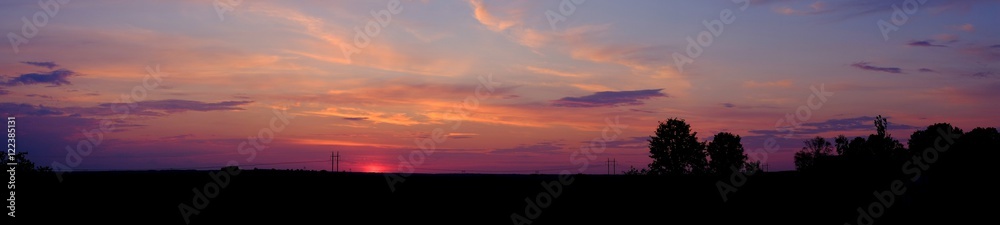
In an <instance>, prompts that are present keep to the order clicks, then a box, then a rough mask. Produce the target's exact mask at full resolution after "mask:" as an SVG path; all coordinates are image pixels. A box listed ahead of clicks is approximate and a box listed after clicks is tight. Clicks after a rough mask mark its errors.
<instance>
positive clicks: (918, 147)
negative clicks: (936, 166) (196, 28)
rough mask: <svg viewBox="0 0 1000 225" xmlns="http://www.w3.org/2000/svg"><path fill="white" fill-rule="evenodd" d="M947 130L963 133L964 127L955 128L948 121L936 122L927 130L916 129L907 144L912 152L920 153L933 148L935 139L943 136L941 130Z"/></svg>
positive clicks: (914, 153)
mask: <svg viewBox="0 0 1000 225" xmlns="http://www.w3.org/2000/svg"><path fill="white" fill-rule="evenodd" d="M946 131H952V132H954V133H958V134H962V133H963V132H962V129H958V128H955V127H953V126H951V124H948V123H935V124H934V125H930V126H927V129H926V130H918V131H914V132H913V134H911V135H910V140H909V141H907V142H906V144H907V145H908V146H910V154H913V155H916V154H920V152H922V151H924V150H926V149H927V148H933V147H934V140H935V139H937V137H940V136H941V134H940V133H941V132H946ZM939 144H940V143H939Z"/></svg>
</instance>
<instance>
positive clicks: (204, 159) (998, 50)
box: [0, 0, 1000, 174]
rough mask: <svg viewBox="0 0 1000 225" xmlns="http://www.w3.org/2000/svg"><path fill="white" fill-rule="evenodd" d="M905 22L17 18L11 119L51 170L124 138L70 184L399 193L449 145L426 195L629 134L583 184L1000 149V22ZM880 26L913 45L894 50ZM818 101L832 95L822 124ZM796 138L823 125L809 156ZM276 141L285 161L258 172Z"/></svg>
mask: <svg viewBox="0 0 1000 225" xmlns="http://www.w3.org/2000/svg"><path fill="white" fill-rule="evenodd" d="M39 2H42V3H48V2H51V3H52V4H53V5H57V6H58V8H55V7H56V6H44V7H43V6H42V5H45V4H41V5H40V4H39ZM905 2H906V1H902V0H900V1H862V0H851V1H784V0H747V1H740V0H736V1H735V2H733V1H693V0H692V1H598V0H589V1H585V2H582V3H580V4H575V3H574V2H573V1H570V0H567V1H488V0H487V1H479V0H472V1H459V0H454V1H433V0H426V1H406V0H404V1H401V2H399V4H398V8H395V9H393V8H392V7H391V6H392V4H388V5H387V3H390V1H385V0H375V1H253V0H244V1H241V2H239V1H233V2H232V3H230V1H225V0H222V1H215V2H213V1H194V0H189V1H100V0H98V1H69V2H67V3H65V4H62V3H60V1H56V0H52V1H49V0H42V1H37V2H36V1H5V2H3V3H0V28H2V29H0V32H3V34H5V36H4V37H6V38H5V39H4V40H7V41H5V42H3V45H2V46H0V76H2V77H0V113H3V114H5V115H13V116H15V117H16V121H17V138H18V139H17V140H18V141H17V143H18V145H17V147H18V151H19V152H30V154H29V158H30V159H32V160H33V161H35V162H36V163H38V164H41V165H51V164H52V163H53V162H57V163H61V164H67V154H69V153H68V152H67V148H69V149H76V148H77V145H78V144H79V143H80V142H81V141H85V140H88V137H86V135H84V133H82V132H81V131H92V130H95V129H97V130H100V127H101V126H100V124H101V121H102V120H103V121H113V124H114V127H115V129H114V130H113V131H111V132H100V131H97V133H95V135H96V134H100V137H101V138H102V139H101V140H100V143H98V144H96V145H95V147H94V148H93V152H90V154H87V155H86V156H82V157H80V161H79V164H78V165H77V166H72V167H71V169H73V170H131V169H164V168H217V167H221V166H224V165H226V163H227V162H228V161H230V160H233V161H237V162H239V164H241V165H257V166H256V167H260V168H283V169H284V168H291V169H302V168H306V169H314V170H321V169H327V170H329V169H330V163H329V162H308V163H286V162H302V161H317V160H328V159H329V158H330V154H331V152H333V151H339V152H340V154H341V155H342V158H341V160H342V165H341V169H344V170H348V169H350V170H351V171H369V172H386V171H397V168H398V165H399V164H400V158H399V157H400V156H402V157H404V158H408V157H409V156H410V154H411V153H412V152H414V151H421V150H420V149H419V148H418V146H417V144H416V143H415V140H421V139H424V138H427V137H431V136H432V133H433V131H434V130H435V129H438V128H441V129H443V130H444V131H445V133H444V137H445V138H446V139H445V140H444V141H443V142H441V143H438V144H436V145H435V151H434V153H433V154H431V155H429V156H427V157H426V160H425V161H423V162H421V163H416V165H415V166H414V168H415V171H416V172H425V173H442V172H461V171H463V170H464V171H466V172H484V173H508V172H512V173H534V172H535V171H539V172H542V173H555V172H558V171H559V170H562V169H569V168H579V165H574V164H573V163H572V162H571V159H570V158H571V154H572V153H573V152H577V151H579V150H580V148H581V147H583V146H585V145H590V143H591V140H594V139H595V138H602V137H606V136H605V135H604V134H602V130H603V129H604V128H605V127H607V126H608V125H607V121H615V120H617V121H618V123H620V125H621V126H620V127H622V128H623V129H621V131H622V132H621V134H620V135H619V136H617V137H615V138H613V140H610V141H607V142H605V144H606V147H607V149H606V150H605V151H604V152H602V153H600V154H597V155H596V156H597V157H596V159H594V160H593V161H592V162H591V165H590V166H589V167H588V168H587V169H586V171H585V172H586V173H595V174H602V173H605V172H606V167H605V160H607V159H608V158H615V159H616V160H617V162H618V166H617V169H618V170H619V171H620V170H624V169H627V168H628V166H636V167H645V166H646V165H647V164H648V163H649V162H651V159H650V158H649V157H648V156H647V155H648V152H649V149H648V148H647V146H646V138H648V136H649V135H652V134H653V131H654V130H655V129H656V126H657V122H658V121H665V120H666V119H668V118H674V117H677V118H681V119H685V120H686V121H687V122H688V123H689V124H691V126H692V129H693V130H695V131H697V132H698V134H697V135H698V138H699V139H700V140H702V141H709V140H710V138H711V136H712V135H713V134H715V133H718V132H731V133H734V134H737V135H740V136H742V137H743V145H744V146H745V148H746V150H747V151H751V150H754V149H759V148H762V146H763V143H764V140H767V139H768V138H775V140H777V143H778V144H779V145H780V148H779V150H778V151H776V152H773V153H770V154H769V155H768V161H767V162H765V163H766V164H768V165H769V169H770V170H772V171H774V170H793V169H794V164H793V163H792V155H793V154H794V152H795V151H797V150H799V149H800V148H801V147H802V146H803V145H802V140H804V139H806V138H809V137H814V136H817V135H820V136H823V137H826V138H828V140H830V141H832V138H833V137H835V136H836V135H838V134H844V135H847V136H849V137H852V136H861V135H865V136H867V134H870V133H874V126H873V125H872V120H873V119H874V117H875V116H877V115H883V116H886V117H888V118H889V122H890V123H891V125H890V133H891V135H892V136H893V137H895V138H896V139H898V140H900V141H902V142H903V143H905V141H906V140H907V139H908V138H909V135H910V134H911V133H912V132H913V131H914V130H917V129H921V128H925V127H926V126H928V125H931V124H933V123H938V122H948V123H951V124H953V125H956V126H958V127H960V128H962V129H965V130H971V129H972V128H975V127H1000V116H997V115H1000V104H998V103H997V96H1000V63H998V62H1000V26H998V25H1000V22H998V21H1000V16H998V15H997V12H1000V1H987V0H969V1H934V0H932V1H927V2H926V3H924V4H920V5H917V6H918V7H917V8H916V9H915V10H914V11H908V12H907V11H898V12H897V13H896V14H897V15H896V16H897V18H896V20H895V21H893V16H894V5H895V6H896V7H901V8H902V7H903V6H904V3H905ZM560 4H563V5H562V7H563V8H562V10H561V9H560ZM46 7H47V8H46ZM571 8H572V10H569V9H571ZM393 10H396V13H392V12H391V11H393ZM724 11H727V12H730V13H729V14H728V15H731V16H732V17H729V18H723V19H728V20H729V22H730V23H728V24H726V23H715V24H721V29H719V30H712V29H716V28H717V27H720V26H714V28H706V25H705V24H709V27H713V21H715V20H720V12H724ZM380 12H384V13H380ZM546 12H550V13H548V14H547V13H546ZM567 12H568V13H567ZM373 14H375V15H376V16H378V15H390V16H391V17H384V16H383V17H381V18H377V17H376V16H373ZM723 14H726V13H723ZM901 15H905V17H906V19H905V21H900V19H899V18H898V17H900V16H901ZM387 18H388V19H387ZM551 18H556V20H554V22H550V20H552V19H551ZM43 19H44V20H43ZM559 19H563V20H559ZM32 20H34V22H32ZM379 20H382V21H379ZM880 20H881V21H884V22H885V23H883V24H893V23H894V22H902V23H899V24H897V25H898V26H897V25H892V26H893V27H895V28H896V29H895V30H890V31H888V32H887V33H886V35H883V31H882V30H880V26H879V21H880ZM26 21H27V22H26ZM380 22H381V23H380ZM720 22H721V20H720ZM25 24H28V25H25ZM366 25H374V26H369V28H368V29H369V31H372V29H375V30H377V32H370V33H375V35H372V36H368V35H367V34H366V35H363V36H364V37H367V39H368V41H367V42H364V41H363V40H364V39H365V38H364V37H363V38H358V33H357V32H359V31H360V32H362V33H363V32H365V29H366ZM26 27H27V28H26ZM33 29H37V31H36V32H32V30H33ZM713 31H715V32H716V34H715V35H712V37H711V41H710V42H709V41H707V40H705V39H704V38H708V36H704V35H703V37H702V40H701V41H703V43H705V42H709V43H707V45H705V46H700V45H699V46H698V49H701V52H694V53H700V54H694V55H692V54H689V51H691V49H689V46H690V43H689V41H688V38H691V39H692V40H694V41H695V44H697V41H698V40H697V39H698V38H699V37H698V36H699V34H700V33H701V34H712V33H713ZM359 40H361V41H359ZM359 43H360V44H359ZM691 48H694V47H691ZM345 49H348V50H347V51H353V53H352V52H348V53H345ZM351 49H353V50H351ZM675 56H685V57H689V58H690V59H691V61H688V63H683V62H682V63H678V59H677V58H676V57H675ZM679 65H683V69H681V68H680V67H679ZM147 68H148V69H147ZM157 68H158V70H159V73H156V70H157ZM148 70H149V71H153V72H154V73H156V74H159V75H157V76H156V77H155V78H152V79H150V78H149V77H151V76H152V75H150V73H149V72H148ZM144 83H145V84H144ZM485 83H490V85H488V86H489V88H486V87H484V84H485ZM477 89H478V90H479V91H477ZM813 89H817V90H820V89H822V90H825V91H826V92H832V93H833V94H832V96H828V97H826V101H825V102H823V103H822V105H821V106H820V107H814V108H815V109H812V108H809V107H805V108H803V106H808V105H809V104H812V103H808V102H807V100H808V99H810V96H812V95H814V91H813ZM143 95H145V96H143ZM122 96H126V97H124V98H123V97H122ZM134 96H138V97H142V98H136V97H134ZM123 99H125V100H134V101H133V102H134V103H135V104H134V108H130V110H129V113H128V114H124V113H122V111H119V110H115V108H116V106H117V108H119V109H123V108H124V107H129V106H123V105H121V103H122V100H123ZM463 102H465V103H466V105H465V106H463V105H462V104H463ZM472 103H476V104H472ZM814 106H815V105H814ZM800 109H809V110H808V116H807V117H808V118H805V119H804V120H799V119H798V118H797V117H796V116H795V114H796V113H797V111H801V110H800ZM275 111H285V112H286V113H287V114H288V118H284V117H283V118H282V119H278V120H277V124H276V125H278V126H284V127H283V129H274V128H273V127H275V126H274V125H272V124H274V122H272V121H274V120H273V118H277V117H276V115H275V113H274V112H275ZM456 112H460V113H466V114H465V116H455V115H459V114H457V113H456ZM799 113H800V114H801V113H806V112H805V111H802V112H799ZM788 115H791V117H788ZM787 118H796V120H798V121H797V122H801V123H802V126H801V127H798V128H796V129H795V130H794V132H793V134H792V135H791V136H785V135H784V134H785V133H787V132H782V131H785V130H787V129H786V128H783V127H776V123H777V122H776V121H779V120H785V119H787ZM286 119H287V120H286ZM456 120H460V121H461V122H460V123H457V121H456ZM284 121H287V125H284ZM785 124H787V123H785ZM783 126H787V125H783ZM262 130H267V131H264V133H273V134H274V135H273V140H272V141H271V142H270V143H258V144H260V146H261V147H263V150H261V151H255V152H256V156H255V157H253V158H249V155H247V154H241V151H240V150H239V149H240V148H241V147H240V146H241V143H242V142H246V141H248V137H253V138H251V139H255V138H256V137H258V134H260V133H262ZM605 133H606V132H605ZM92 136H93V135H92ZM268 137H269V136H268ZM92 143H93V142H92ZM242 147H244V148H246V147H247V146H245V145H244V146H242ZM72 151H75V150H71V152H72ZM74 160H75V159H74ZM275 163H284V164H275ZM411 163H412V162H411ZM258 164H261V165H258ZM250 167H253V166H250Z"/></svg>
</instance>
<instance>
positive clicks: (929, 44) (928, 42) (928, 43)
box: [906, 40, 948, 47]
mask: <svg viewBox="0 0 1000 225" xmlns="http://www.w3.org/2000/svg"><path fill="white" fill-rule="evenodd" d="M932 42H934V41H933V40H926V41H911V42H910V43H908V44H906V45H909V46H916V47H948V46H947V45H938V44H934V43H932Z"/></svg>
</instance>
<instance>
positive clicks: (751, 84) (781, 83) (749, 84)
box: [743, 80, 792, 88]
mask: <svg viewBox="0 0 1000 225" xmlns="http://www.w3.org/2000/svg"><path fill="white" fill-rule="evenodd" d="M791 86H792V81H791V80H778V81H765V82H757V81H752V80H749V81H744V82H743V87H745V88H775V87H780V88H787V87H791Z"/></svg>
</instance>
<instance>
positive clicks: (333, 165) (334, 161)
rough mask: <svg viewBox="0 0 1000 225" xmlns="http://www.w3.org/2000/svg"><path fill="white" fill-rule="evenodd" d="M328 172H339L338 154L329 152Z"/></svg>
mask: <svg viewBox="0 0 1000 225" xmlns="http://www.w3.org/2000/svg"><path fill="white" fill-rule="evenodd" d="M330 170H333V171H334V172H340V152H339V151H337V152H330Z"/></svg>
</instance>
